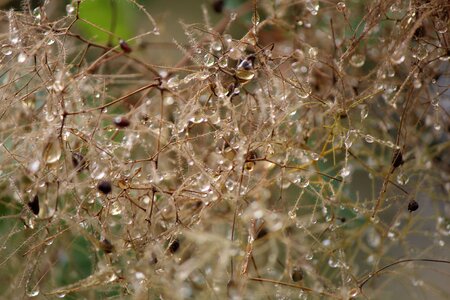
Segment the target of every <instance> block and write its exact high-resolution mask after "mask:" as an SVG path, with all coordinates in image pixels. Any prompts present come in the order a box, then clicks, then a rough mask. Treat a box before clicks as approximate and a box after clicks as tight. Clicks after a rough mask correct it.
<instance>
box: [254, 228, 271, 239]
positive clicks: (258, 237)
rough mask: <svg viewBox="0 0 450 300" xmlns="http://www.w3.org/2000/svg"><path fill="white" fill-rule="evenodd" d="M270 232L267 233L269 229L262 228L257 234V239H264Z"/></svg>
mask: <svg viewBox="0 0 450 300" xmlns="http://www.w3.org/2000/svg"><path fill="white" fill-rule="evenodd" d="M268 233H269V232H267V229H266V228H265V227H263V228H261V229H260V230H259V231H258V233H257V234H256V239H262V238H263V237H265V236H266V235H267V234H268Z"/></svg>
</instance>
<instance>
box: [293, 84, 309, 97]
mask: <svg viewBox="0 0 450 300" xmlns="http://www.w3.org/2000/svg"><path fill="white" fill-rule="evenodd" d="M295 92H296V94H297V95H298V96H299V97H300V98H302V99H306V98H308V97H309V95H311V92H312V90H311V87H310V86H309V84H307V83H306V84H303V85H302V86H301V87H299V88H297V89H296V90H295Z"/></svg>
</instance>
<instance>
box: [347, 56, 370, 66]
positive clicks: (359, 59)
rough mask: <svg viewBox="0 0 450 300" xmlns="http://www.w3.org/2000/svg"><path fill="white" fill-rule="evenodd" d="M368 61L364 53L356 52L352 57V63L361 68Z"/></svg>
mask: <svg viewBox="0 0 450 300" xmlns="http://www.w3.org/2000/svg"><path fill="white" fill-rule="evenodd" d="M365 62H366V57H365V56H364V55H363V54H355V55H353V56H352V57H351V58H350V64H351V65H352V66H354V67H355V68H360V67H362V66H363V65H364V63H365Z"/></svg>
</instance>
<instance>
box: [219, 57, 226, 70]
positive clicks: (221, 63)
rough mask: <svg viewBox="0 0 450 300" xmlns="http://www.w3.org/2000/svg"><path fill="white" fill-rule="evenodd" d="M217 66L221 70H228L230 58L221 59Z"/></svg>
mask: <svg viewBox="0 0 450 300" xmlns="http://www.w3.org/2000/svg"><path fill="white" fill-rule="evenodd" d="M217 64H218V65H219V67H221V68H226V67H227V66H228V58H227V57H226V56H222V57H221V58H219V61H218V62H217Z"/></svg>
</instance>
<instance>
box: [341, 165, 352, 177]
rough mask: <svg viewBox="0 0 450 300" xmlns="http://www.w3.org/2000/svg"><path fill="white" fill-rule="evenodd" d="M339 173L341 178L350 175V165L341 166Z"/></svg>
mask: <svg viewBox="0 0 450 300" xmlns="http://www.w3.org/2000/svg"><path fill="white" fill-rule="evenodd" d="M339 175H341V177H343V178H345V177H347V176H348V175H350V167H349V166H347V167H344V168H342V169H341V171H340V172H339Z"/></svg>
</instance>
